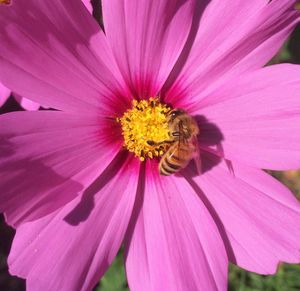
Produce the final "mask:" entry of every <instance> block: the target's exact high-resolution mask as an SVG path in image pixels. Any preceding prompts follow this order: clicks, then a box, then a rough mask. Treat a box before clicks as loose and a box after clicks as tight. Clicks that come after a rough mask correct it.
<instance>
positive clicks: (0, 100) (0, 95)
mask: <svg viewBox="0 0 300 291" xmlns="http://www.w3.org/2000/svg"><path fill="white" fill-rule="evenodd" d="M9 95H10V90H9V89H8V88H6V87H4V86H3V85H2V84H1V83H0V107H1V106H2V105H3V104H4V103H5V102H6V100H7V99H8V97H9Z"/></svg>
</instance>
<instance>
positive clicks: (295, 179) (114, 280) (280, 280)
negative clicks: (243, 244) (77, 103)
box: [0, 1, 300, 291]
mask: <svg viewBox="0 0 300 291" xmlns="http://www.w3.org/2000/svg"><path fill="white" fill-rule="evenodd" d="M95 3H96V1H95ZM95 5H97V6H98V4H95ZM98 7H99V6H98ZM98 11H99V10H98ZM94 16H95V17H96V18H97V19H98V21H99V23H101V15H99V13H97V14H94ZM282 62H289V63H297V64H300V25H299V26H298V27H297V28H296V29H295V31H294V32H293V34H292V35H291V37H290V38H289V40H288V41H287V42H286V44H285V45H284V46H283V47H282V49H281V50H280V52H279V53H278V54H277V55H276V56H275V57H274V58H273V59H272V60H271V61H270V63H269V64H276V63H282ZM14 110H21V109H20V107H19V106H18V104H17V103H16V102H15V101H14V100H13V99H12V98H11V99H10V100H8V102H7V103H6V104H5V105H4V106H3V107H2V108H0V114H1V113H4V112H9V111H14ZM299 134H300V133H299ZM270 174H272V175H273V176H274V177H276V178H277V179H279V180H280V181H282V182H283V183H284V184H285V185H287V186H288V187H289V188H290V189H291V190H292V191H293V192H294V193H295V195H296V196H297V197H298V199H299V200H300V171H288V172H270ZM0 233H1V240H0V290H3V291H23V290H25V283H24V280H21V279H19V278H16V277H12V276H10V275H9V274H8V272H7V265H6V259H7V254H8V253H9V249H10V245H11V241H12V239H13V235H14V230H13V229H11V228H9V227H8V226H6V225H5V223H4V221H3V217H1V220H0ZM299 244H300V242H299ZM94 290H95V291H125V290H129V289H128V286H127V282H126V277H125V271H124V266H123V258H122V251H121V252H120V253H119V254H118V256H117V257H116V259H115V261H114V263H113V264H112V265H111V267H110V269H109V270H108V272H107V273H106V274H105V276H104V277H103V278H102V280H101V281H100V282H99V284H98V285H97V286H96V287H95V289H94ZM229 290H230V291H250V290H251V291H263V290H264V291H296V290H300V265H287V264H281V265H280V266H279V268H278V272H277V274H276V275H274V276H260V275H257V274H253V273H250V272H246V271H244V270H242V269H239V268H238V267H236V266H233V265H231V266H230V273H229ZM62 291H63V290H62ZM140 291H142V290H140Z"/></svg>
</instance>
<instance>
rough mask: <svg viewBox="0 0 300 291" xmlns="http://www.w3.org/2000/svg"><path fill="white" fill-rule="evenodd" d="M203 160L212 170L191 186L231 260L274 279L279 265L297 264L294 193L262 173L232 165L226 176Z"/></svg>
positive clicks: (298, 213) (299, 207) (299, 212)
mask: <svg viewBox="0 0 300 291" xmlns="http://www.w3.org/2000/svg"><path fill="white" fill-rule="evenodd" d="M203 159H205V160H206V162H208V164H206V167H210V168H211V169H210V170H208V171H206V172H205V173H204V174H202V175H201V176H197V177H194V178H189V180H190V183H191V184H193V185H194V188H195V190H196V191H197V192H198V194H199V195H200V196H201V197H202V199H203V200H204V201H205V200H206V205H210V206H208V207H209V209H210V211H211V213H213V214H214V215H213V216H214V218H215V221H218V225H219V228H220V229H222V228H223V229H224V232H223V240H224V242H225V243H226V246H227V251H228V255H229V257H230V260H231V261H232V262H234V263H236V264H237V265H239V266H240V267H242V268H245V269H247V270H249V271H252V272H256V273H261V274H273V273H274V272H276V268H277V264H278V263H279V262H281V261H284V262H288V263H299V262H300V252H299V241H300V204H299V202H298V201H297V200H296V199H295V198H294V197H293V195H292V193H291V192H290V191H289V190H288V189H287V188H285V187H284V186H283V185H282V184H280V183H279V182H278V181H277V180H275V179H274V178H272V177H271V176H269V175H268V174H266V173H264V172H263V171H261V170H257V169H254V168H249V167H246V166H243V165H241V164H238V163H232V165H231V166H232V170H231V171H230V170H229V168H228V165H226V163H224V162H221V163H219V162H220V161H218V160H217V159H216V158H212V156H210V155H205V156H204V157H203ZM218 163H219V164H218ZM202 191H203V192H202Z"/></svg>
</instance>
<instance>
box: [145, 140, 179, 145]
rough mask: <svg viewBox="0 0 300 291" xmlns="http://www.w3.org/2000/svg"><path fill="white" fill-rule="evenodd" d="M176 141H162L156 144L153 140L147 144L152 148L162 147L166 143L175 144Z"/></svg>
mask: <svg viewBox="0 0 300 291" xmlns="http://www.w3.org/2000/svg"><path fill="white" fill-rule="evenodd" d="M173 142H174V140H164V141H160V142H155V141H153V140H147V144H148V145H150V146H160V145H162V144H165V143H169V144H171V143H173Z"/></svg>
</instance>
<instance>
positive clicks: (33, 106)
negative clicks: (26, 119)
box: [13, 94, 40, 111]
mask: <svg viewBox="0 0 300 291" xmlns="http://www.w3.org/2000/svg"><path fill="white" fill-rule="evenodd" d="M13 95H14V97H15V99H16V100H17V101H18V103H19V104H20V105H21V106H22V107H23V108H24V109H25V110H29V111H36V110H38V109H39V108H40V104H38V103H36V102H33V101H31V100H29V99H27V98H23V97H21V96H19V95H17V94H13Z"/></svg>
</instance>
